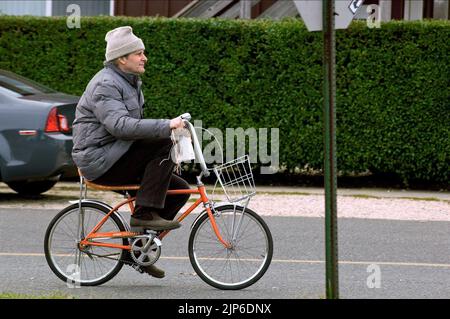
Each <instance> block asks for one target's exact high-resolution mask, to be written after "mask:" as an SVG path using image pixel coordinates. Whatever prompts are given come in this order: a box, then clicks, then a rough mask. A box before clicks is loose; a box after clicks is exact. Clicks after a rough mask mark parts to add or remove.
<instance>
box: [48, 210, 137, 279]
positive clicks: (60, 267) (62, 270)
mask: <svg viewBox="0 0 450 319" xmlns="http://www.w3.org/2000/svg"><path fill="white" fill-rule="evenodd" d="M82 208H83V209H84V212H85V214H86V216H85V224H88V223H90V222H91V220H92V218H95V215H96V214H98V215H99V216H98V217H99V218H101V217H102V216H104V215H106V214H107V213H108V212H109V210H108V209H107V208H106V207H104V206H102V205H99V204H96V203H82ZM87 212H94V213H93V214H91V215H89V216H87ZM70 214H74V216H75V214H79V207H78V204H73V205H70V206H68V207H66V208H64V209H63V210H62V211H61V212H59V213H58V214H57V215H56V216H55V217H54V218H53V220H52V221H51V222H50V224H49V225H48V228H47V231H46V233H45V241H44V251H45V258H46V260H47V263H48V265H49V266H50V269H51V270H52V271H53V272H54V273H55V275H56V276H58V278H60V279H61V280H63V281H65V282H66V283H68V284H69V283H70V284H71V285H80V286H98V285H101V284H103V283H105V282H107V281H108V280H111V279H112V278H113V277H114V276H115V275H117V273H118V272H119V271H120V270H121V269H122V267H123V262H122V260H123V259H124V257H125V254H126V253H127V252H126V251H124V250H120V251H119V250H117V249H115V250H114V251H117V253H115V255H117V258H104V257H97V256H90V255H89V254H88V253H84V252H81V251H80V250H79V248H78V245H77V244H76V241H77V238H76V237H75V236H76V235H75V234H76V232H77V230H76V229H75V233H74V232H72V231H71V229H70V226H71V225H73V224H77V222H74V221H73V219H74V218H72V222H71V219H70ZM92 216H94V217H92ZM75 217H76V218H78V217H77V216H75ZM87 217H89V218H87ZM65 219H66V220H65ZM87 219H89V220H87ZM63 222H64V225H62V226H61V227H60V228H61V230H62V232H61V233H62V234H63V235H62V236H66V235H67V239H64V238H65V237H63V239H61V240H59V241H58V240H57V239H55V238H54V235H55V232H56V231H59V230H60V228H58V226H59V224H60V223H63ZM96 223H97V221H96V220H95V219H94V220H92V224H93V225H94V226H95V224H96ZM92 224H89V225H87V226H86V228H88V229H86V230H85V232H90V231H91V230H92V228H93V225H92ZM63 227H66V228H67V230H66V229H64V228H63ZM108 227H112V228H113V229H114V230H113V231H125V226H124V225H123V223H122V222H121V220H120V219H119V218H118V217H117V216H116V215H115V214H112V215H111V216H110V217H109V220H108V221H107V224H105V225H104V226H102V231H105V232H106V231H111V230H109V229H108ZM104 228H105V229H104ZM117 241H120V244H122V245H128V239H126V238H120V239H117ZM65 242H68V244H67V250H68V251H73V252H74V253H73V256H71V255H70V256H67V255H65V254H61V253H60V254H58V252H57V251H56V249H60V250H62V249H66V248H62V247H60V246H63V245H64V243H65ZM53 244H55V245H53ZM56 244H57V245H56ZM72 245H73V247H72ZM54 246H55V247H56V248H55V251H54V249H53V247H54ZM92 247H93V248H92ZM94 249H97V248H96V247H94V246H91V250H92V251H91V252H93V250H94ZM102 249H104V250H106V248H101V247H99V248H98V250H100V251H101V250H102ZM110 249H112V248H110ZM75 254H79V256H80V259H81V263H80V264H81V267H78V269H79V270H78V271H79V275H78V277H75V278H74V277H71V276H70V275H73V273H71V274H68V272H70V271H73V270H74V269H73V267H72V268H71V269H70V270H69V269H68V268H69V267H70V266H76V265H75V264H66V263H65V260H68V262H70V259H71V258H68V257H72V258H76V257H75ZM64 258H65V259H64ZM83 258H84V259H83ZM88 258H89V259H88ZM96 258H97V259H96ZM59 260H61V262H59ZM83 260H85V261H87V262H86V264H84V265H83ZM94 260H98V261H99V264H98V265H94V268H95V269H94V270H95V272H97V268H99V267H104V265H105V264H108V263H110V264H111V266H108V267H109V268H110V269H109V268H108V271H107V272H106V273H105V274H103V275H101V276H99V277H98V278H92V279H84V277H82V276H85V273H88V272H89V269H88V266H86V265H87V263H88V262H90V263H94V262H95V261H94ZM110 260H111V262H110ZM64 266H65V267H64Z"/></svg>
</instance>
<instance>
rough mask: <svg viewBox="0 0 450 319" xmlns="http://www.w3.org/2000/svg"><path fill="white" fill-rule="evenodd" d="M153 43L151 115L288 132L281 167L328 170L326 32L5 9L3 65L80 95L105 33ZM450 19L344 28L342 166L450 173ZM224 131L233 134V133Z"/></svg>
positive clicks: (436, 176) (421, 174)
mask: <svg viewBox="0 0 450 319" xmlns="http://www.w3.org/2000/svg"><path fill="white" fill-rule="evenodd" d="M122 25H131V26H133V29H134V32H135V33H136V34H137V35H138V36H140V37H141V38H143V39H144V42H145V45H146V48H147V51H148V58H149V63H148V64H147V67H146V70H147V72H146V74H145V75H144V77H143V82H144V94H145V98H146V110H145V112H146V113H145V114H146V116H147V117H173V116H175V115H177V114H179V113H182V112H185V111H189V112H190V113H191V114H192V115H193V117H194V118H196V119H201V120H202V121H203V125H204V127H206V128H207V127H217V128H220V129H223V130H224V129H225V128H226V127H230V128H236V127H242V128H244V129H246V128H249V127H255V128H260V127H263V128H280V163H281V164H282V165H283V166H284V167H286V168H287V169H288V170H289V171H293V170H294V169H295V168H301V169H303V168H304V167H309V168H313V169H321V168H322V166H323V150H322V66H321V65H322V37H321V33H319V32H308V31H307V30H306V29H305V27H304V25H303V24H302V23H301V22H300V21H298V20H293V19H287V20H283V21H280V22H274V21H268V20H259V21H258V20H251V21H238V20H220V19H213V20H197V19H166V18H124V17H114V18H110V17H96V18H82V20H81V28H80V29H68V28H67V26H66V21H65V19H63V18H31V17H26V18H16V17H7V16H3V17H0V34H1V35H0V68H2V69H8V70H12V71H14V72H16V73H19V74H21V75H24V76H27V77H30V78H32V79H34V80H37V81H39V82H42V83H44V84H47V85H49V86H51V87H53V88H55V89H58V90H61V91H64V92H67V93H72V94H77V95H81V94H82V92H83V90H84V88H85V86H86V84H87V83H88V81H89V80H90V78H91V77H92V76H93V75H94V74H95V73H96V72H97V71H98V70H99V69H100V68H101V67H102V62H103V60H104V50H105V45H106V43H105V41H104V36H105V33H106V32H107V31H108V30H111V29H112V28H115V27H117V26H122ZM448 39H450V23H449V22H448V21H422V22H389V23H384V24H382V25H381V28H379V29H369V28H367V27H366V25H365V23H362V22H353V23H352V25H351V26H350V28H349V29H347V30H338V31H337V66H336V71H337V100H336V101H337V148H338V168H339V170H341V171H342V172H344V173H350V172H356V173H358V172H366V171H368V170H369V171H371V172H373V173H388V174H395V175H397V176H400V177H401V178H403V179H404V180H405V181H408V180H416V179H420V180H428V181H436V182H441V183H442V182H444V183H445V182H447V181H448V180H449V179H450V173H449V172H450V170H449V167H450V124H449V123H450V102H449V101H450V90H449V88H450V83H449V82H450V81H449V79H450V55H449V52H450V42H449V41H448ZM224 132H225V131H224Z"/></svg>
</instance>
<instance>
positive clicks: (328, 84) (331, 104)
mask: <svg viewBox="0 0 450 319" xmlns="http://www.w3.org/2000/svg"><path fill="white" fill-rule="evenodd" d="M322 11H323V12H322V13H323V19H322V21H323V43H324V55H323V56H324V63H323V68H324V87H323V93H324V168H325V180H324V184H325V254H326V296H327V299H338V298H339V283H338V277H339V276H338V253H337V247H338V245H337V207H336V206H337V205H336V189H337V186H336V184H337V183H336V167H337V165H336V111H335V104H336V101H335V95H336V94H335V92H336V73H335V63H336V39H335V30H334V0H323V5H322Z"/></svg>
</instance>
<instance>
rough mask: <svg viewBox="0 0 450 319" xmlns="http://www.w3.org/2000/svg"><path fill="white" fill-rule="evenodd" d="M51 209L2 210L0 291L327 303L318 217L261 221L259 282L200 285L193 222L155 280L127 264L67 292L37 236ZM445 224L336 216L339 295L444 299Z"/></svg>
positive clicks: (170, 241) (448, 227) (175, 237)
mask: <svg viewBox="0 0 450 319" xmlns="http://www.w3.org/2000/svg"><path fill="white" fill-rule="evenodd" d="M56 213H57V211H55V210H39V209H33V210H32V209H5V208H0V230H1V232H0V293H4V292H14V293H24V294H32V295H49V294H52V293H55V292H58V293H62V294H67V295H70V296H74V297H76V298H152V299H155V298H166V299H190V298H197V299H207V298H217V299H222V298H224V299H225V298H227V299H228V298H231V299H240V298H247V299H270V298H282V299H291V298H325V263H324V255H325V254H324V247H325V245H324V219H323V218H304V217H264V218H265V220H266V221H267V223H268V225H269V227H270V228H271V230H272V235H273V238H274V247H275V250H274V256H273V261H272V264H271V266H270V268H269V270H268V271H267V273H266V274H265V275H264V277H263V278H262V279H261V280H260V281H258V282H257V283H256V284H254V285H253V286H251V287H249V288H246V289H244V290H241V291H221V290H218V289H215V288H212V287H210V286H209V285H207V284H206V283H204V282H203V281H202V280H201V279H200V278H199V277H198V276H197V275H196V274H195V273H194V270H193V269H192V267H191V265H190V263H189V260H188V258H187V240H188V233H189V225H190V223H191V222H192V220H193V219H192V218H193V217H195V216H192V217H188V218H187V219H186V221H185V222H187V223H186V224H184V225H183V227H181V228H180V229H179V230H176V231H173V232H172V233H171V234H170V235H169V236H168V237H166V238H165V239H164V241H163V247H162V257H161V259H160V261H158V265H159V266H160V267H162V268H164V269H165V270H166V278H164V279H154V278H151V277H149V276H148V275H144V274H139V273H137V272H136V271H135V270H133V269H131V268H130V267H127V266H124V268H123V269H122V271H121V272H120V273H119V274H118V275H117V276H116V277H115V278H113V279H112V280H111V281H109V282H108V283H106V284H104V285H102V286H99V287H90V288H86V287H82V288H68V287H67V285H66V283H64V282H63V281H61V280H60V279H58V278H57V277H56V276H55V275H54V274H53V273H52V272H51V270H50V268H49V267H48V266H47V263H46V261H45V257H44V254H43V237H44V233H45V229H46V227H47V225H48V223H49V221H50V220H51V219H52V218H53V216H54V215H55V214H56ZM449 232H450V223H449V222H414V221H392V220H365V219H354V218H349V219H339V260H340V264H339V292H340V297H341V298H450V236H449Z"/></svg>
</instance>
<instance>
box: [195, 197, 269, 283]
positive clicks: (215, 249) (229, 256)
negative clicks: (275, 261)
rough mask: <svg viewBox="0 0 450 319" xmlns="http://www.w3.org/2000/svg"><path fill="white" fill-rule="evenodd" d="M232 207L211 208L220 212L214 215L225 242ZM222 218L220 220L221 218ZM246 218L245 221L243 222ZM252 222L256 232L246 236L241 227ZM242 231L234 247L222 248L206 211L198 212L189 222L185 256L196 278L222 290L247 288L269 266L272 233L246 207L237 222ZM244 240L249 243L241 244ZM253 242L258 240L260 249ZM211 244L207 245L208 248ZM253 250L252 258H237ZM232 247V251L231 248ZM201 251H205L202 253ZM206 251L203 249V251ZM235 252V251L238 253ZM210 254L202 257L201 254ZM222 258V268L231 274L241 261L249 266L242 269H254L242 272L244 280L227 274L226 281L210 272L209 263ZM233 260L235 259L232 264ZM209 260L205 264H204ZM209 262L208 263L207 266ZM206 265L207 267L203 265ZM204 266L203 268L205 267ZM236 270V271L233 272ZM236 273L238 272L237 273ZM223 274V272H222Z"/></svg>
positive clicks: (220, 260) (228, 233) (228, 234)
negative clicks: (234, 279)
mask: <svg viewBox="0 0 450 319" xmlns="http://www.w3.org/2000/svg"><path fill="white" fill-rule="evenodd" d="M236 209H237V210H238V211H240V212H242V211H243V207H241V206H237V207H236ZM233 210H234V206H233V205H227V206H221V207H217V208H216V209H215V211H216V212H218V213H220V217H216V222H217V223H218V227H219V231H220V233H221V235H222V237H223V238H224V240H226V241H228V240H229V237H231V236H230V235H231V234H230V227H231V226H230V225H229V223H228V222H226V220H230V218H232V215H231V214H232V212H233ZM221 218H222V220H221ZM246 220H248V222H247V221H246ZM250 222H251V223H252V225H255V227H256V232H255V234H256V233H257V232H259V234H257V235H256V236H257V237H255V238H249V237H250V236H249V233H248V232H246V231H245V230H246V229H244V228H242V227H246V226H245V225H244V223H248V224H247V226H248V225H249V224H250ZM241 231H242V233H244V232H245V233H246V235H245V237H243V238H241V239H239V240H238V241H236V245H235V247H234V248H233V249H232V250H230V249H227V248H225V247H224V246H223V245H222V243H220V242H219V241H218V239H217V237H216V235H215V234H214V232H213V231H212V229H211V226H210V222H209V217H208V214H206V213H205V214H203V215H201V216H200V217H199V218H198V219H197V220H196V221H195V222H194V224H193V226H192V231H191V234H190V235H189V246H188V251H189V259H190V262H191V264H192V267H193V268H194V270H195V272H196V273H197V274H198V275H199V277H200V278H201V279H202V280H203V281H205V282H206V283H207V284H209V285H211V286H213V287H215V288H219V289H222V290H238V289H243V288H246V287H249V286H251V285H253V284H254V283H255V282H257V281H258V280H259V279H260V278H261V277H262V276H263V275H264V273H265V272H266V271H267V269H268V268H269V265H270V263H271V261H272V255H273V240H272V235H271V233H270V230H269V227H267V224H266V223H265V222H264V220H263V219H262V218H261V217H260V216H259V215H258V214H256V213H255V212H254V211H252V210H250V209H249V208H246V209H245V211H244V217H243V222H242V225H241ZM200 237H205V240H202V239H201V238H200ZM244 240H247V241H248V243H249V244H250V246H245V242H244ZM205 243H206V244H205ZM256 243H260V245H261V248H258V247H255V244H256ZM202 245H206V246H207V248H206V249H204V250H202V247H201V246H202ZM210 247H211V248H210ZM254 249H258V250H257V251H258V252H257V254H256V255H255V258H250V259H246V258H243V259H241V256H242V254H245V253H247V252H250V251H252V250H254ZM234 250H235V251H234ZM202 251H205V253H202ZM206 251H207V252H206ZM238 251H239V254H238ZM220 254H226V255H225V256H226V257H224V258H220V257H219V255H220ZM204 255H205V256H209V255H210V256H211V257H205V256H204ZM222 261H224V263H225V264H227V267H226V268H229V269H230V273H233V272H234V270H233V269H232V268H233V267H240V266H241V265H242V266H243V265H244V264H245V263H249V264H250V266H246V267H245V268H244V267H243V268H242V272H244V271H247V269H250V268H254V269H255V270H254V271H253V270H250V274H249V275H248V276H247V275H243V276H244V279H242V280H238V281H236V282H233V275H232V276H231V279H230V281H228V279H226V278H220V277H222V275H220V274H216V273H213V272H214V271H213V269H212V268H214V267H215V266H214V265H213V263H217V262H222ZM235 261H238V262H237V263H235ZM208 263H209V265H208ZM251 263H255V264H257V265H256V267H253V265H252V264H251ZM211 265H212V266H211ZM205 266H208V267H205ZM206 268H207V270H206ZM219 268H220V269H222V270H223V269H225V267H223V266H218V267H217V269H219ZM235 273H236V272H235ZM237 273H238V274H239V273H240V272H237ZM225 276H227V275H225Z"/></svg>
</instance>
